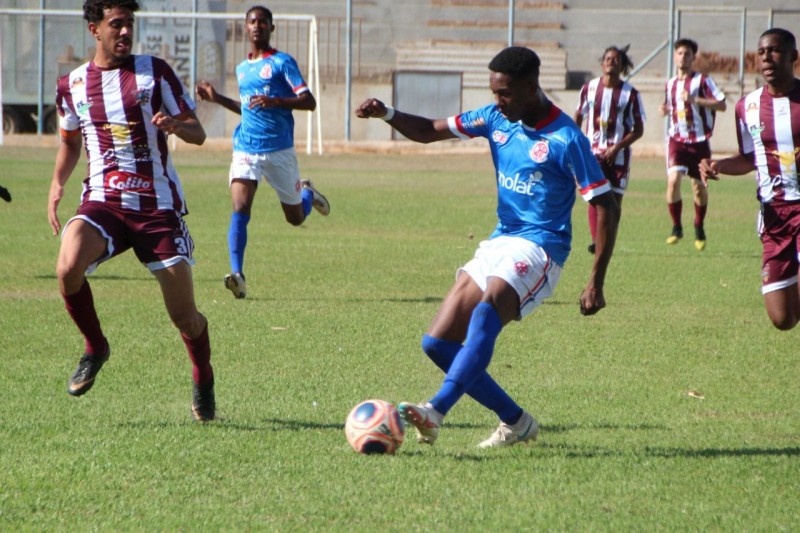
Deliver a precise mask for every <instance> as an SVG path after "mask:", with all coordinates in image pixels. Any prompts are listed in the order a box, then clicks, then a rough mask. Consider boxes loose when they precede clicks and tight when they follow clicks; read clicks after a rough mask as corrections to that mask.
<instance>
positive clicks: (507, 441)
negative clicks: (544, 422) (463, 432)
mask: <svg viewBox="0 0 800 533" xmlns="http://www.w3.org/2000/svg"><path fill="white" fill-rule="evenodd" d="M537 435H539V424H538V423H537V422H536V419H535V418H533V417H532V416H531V415H530V414H529V413H528V412H527V411H524V412H523V413H522V416H521V417H520V419H519V421H518V422H517V423H516V424H514V425H509V424H506V423H505V422H501V423H500V426H499V427H498V428H497V429H496V430H495V432H494V433H492V436H491V437H489V438H488V439H486V440H485V441H483V442H481V443H480V444H478V448H503V447H505V446H512V445H514V444H517V443H519V442H527V441H529V440H536V437H537Z"/></svg>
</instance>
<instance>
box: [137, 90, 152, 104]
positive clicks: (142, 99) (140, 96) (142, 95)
mask: <svg viewBox="0 0 800 533" xmlns="http://www.w3.org/2000/svg"><path fill="white" fill-rule="evenodd" d="M133 97H134V98H136V101H137V102H139V105H142V104H146V103H148V102H149V101H150V91H149V90H148V89H136V90H135V91H133Z"/></svg>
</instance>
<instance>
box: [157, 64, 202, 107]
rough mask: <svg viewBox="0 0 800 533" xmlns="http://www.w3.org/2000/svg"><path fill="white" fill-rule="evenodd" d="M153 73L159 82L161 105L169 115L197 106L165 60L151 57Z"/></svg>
mask: <svg viewBox="0 0 800 533" xmlns="http://www.w3.org/2000/svg"><path fill="white" fill-rule="evenodd" d="M153 73H154V75H155V77H156V78H157V79H158V80H160V83H161V98H162V102H163V104H162V107H163V109H164V110H165V111H166V112H167V114H168V115H170V116H173V117H174V116H176V115H180V114H181V113H185V112H187V111H193V110H194V109H195V108H196V107H197V106H196V105H195V103H194V100H192V97H191V95H190V94H189V91H188V90H187V89H186V86H185V85H184V84H183V82H182V81H181V79H180V78H179V77H178V75H177V74H175V71H174V70H172V67H170V66H169V63H167V62H166V61H164V60H162V59H159V58H156V57H154V58H153Z"/></svg>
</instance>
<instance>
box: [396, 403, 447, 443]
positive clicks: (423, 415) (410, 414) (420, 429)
mask: <svg viewBox="0 0 800 533" xmlns="http://www.w3.org/2000/svg"><path fill="white" fill-rule="evenodd" d="M397 410H398V411H400V416H401V417H402V418H403V420H405V421H406V423H408V424H411V425H412V426H414V428H415V429H416V430H417V442H419V443H422V444H433V443H434V442H436V439H437V438H438V437H439V427H440V426H441V425H442V418H443V417H442V415H441V414H440V413H439V412H438V411H436V409H434V408H433V407H432V406H431V405H430V404H420V405H415V404H413V403H406V402H401V403H400V404H398V406H397Z"/></svg>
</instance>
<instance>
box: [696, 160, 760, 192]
mask: <svg viewBox="0 0 800 533" xmlns="http://www.w3.org/2000/svg"><path fill="white" fill-rule="evenodd" d="M755 169H756V165H755V161H754V160H753V158H752V157H748V156H746V155H744V154H737V155H735V156H732V157H726V158H725V159H703V160H702V161H700V180H701V181H702V182H703V185H705V186H706V187H708V180H719V175H720V174H727V175H729V176H744V175H745V174H749V173H750V172H752V171H753V170H755Z"/></svg>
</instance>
